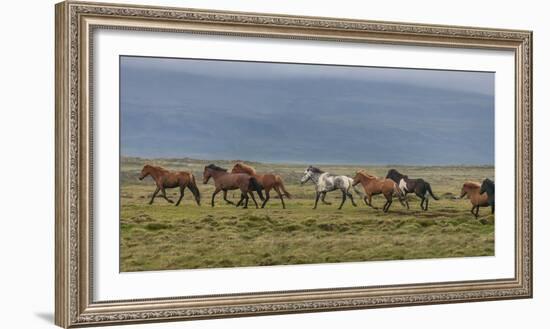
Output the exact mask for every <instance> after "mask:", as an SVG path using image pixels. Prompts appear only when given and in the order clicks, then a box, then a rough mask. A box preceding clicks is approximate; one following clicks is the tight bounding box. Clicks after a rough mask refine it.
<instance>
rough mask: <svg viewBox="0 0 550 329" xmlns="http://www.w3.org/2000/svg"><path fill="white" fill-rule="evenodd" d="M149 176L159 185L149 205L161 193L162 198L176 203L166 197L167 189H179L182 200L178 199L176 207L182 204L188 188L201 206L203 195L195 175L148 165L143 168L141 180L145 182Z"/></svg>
mask: <svg viewBox="0 0 550 329" xmlns="http://www.w3.org/2000/svg"><path fill="white" fill-rule="evenodd" d="M147 176H151V177H152V178H153V180H154V181H155V184H156V185H157V189H156V190H155V192H154V193H153V196H152V197H151V201H149V204H153V201H154V200H155V197H156V196H157V194H158V193H159V191H160V192H161V193H162V197H163V198H164V199H165V200H166V201H168V202H170V203H174V201H172V200H170V199H168V197H167V196H166V190H165V189H167V188H176V187H179V188H180V198H179V199H178V202H176V206H178V205H179V204H180V202H181V199H183V193H184V190H185V188H186V187H188V188H189V189H190V190H191V193H193V196H194V197H195V201H196V202H197V205H199V206H200V205H201V194H200V192H199V189H198V187H197V183H196V182H195V176H194V175H193V174H191V173H189V172H186V171H169V170H166V169H164V168H162V167H159V166H152V165H148V164H147V165H145V166H143V169H141V173H140V175H139V180H143V179H144V178H145V177H147Z"/></svg>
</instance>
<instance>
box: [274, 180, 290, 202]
mask: <svg viewBox="0 0 550 329" xmlns="http://www.w3.org/2000/svg"><path fill="white" fill-rule="evenodd" d="M275 181H276V182H277V185H279V186H280V187H281V190H282V191H283V195H284V196H285V197H287V198H289V199H292V196H291V195H290V193H288V191H287V190H286V188H285V184H284V183H283V179H282V178H281V176H279V175H277V176H275Z"/></svg>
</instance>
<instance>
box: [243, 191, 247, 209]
mask: <svg viewBox="0 0 550 329" xmlns="http://www.w3.org/2000/svg"><path fill="white" fill-rule="evenodd" d="M243 196H244V207H243V209H248V195H247V194H246V192H245V193H243Z"/></svg>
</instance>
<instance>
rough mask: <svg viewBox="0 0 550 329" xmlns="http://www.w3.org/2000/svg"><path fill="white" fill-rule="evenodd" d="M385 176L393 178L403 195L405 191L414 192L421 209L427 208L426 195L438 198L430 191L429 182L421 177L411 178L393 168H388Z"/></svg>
mask: <svg viewBox="0 0 550 329" xmlns="http://www.w3.org/2000/svg"><path fill="white" fill-rule="evenodd" d="M386 178H389V179H391V180H393V181H394V182H395V183H396V184H397V186H399V189H400V190H401V192H402V193H403V194H404V195H407V193H414V194H416V196H417V197H419V198H420V200H421V201H420V208H422V210H428V201H429V199H428V197H429V196H431V197H432V198H434V200H439V198H438V197H436V196H435V195H434V194H433V192H432V187H431V186H430V183H428V182H426V181H425V180H423V179H422V178H417V179H411V178H409V176H407V175H403V174H401V173H400V172H399V171H397V170H395V169H390V170H389V171H388V174H387V175H386ZM407 209H409V203H408V202H407Z"/></svg>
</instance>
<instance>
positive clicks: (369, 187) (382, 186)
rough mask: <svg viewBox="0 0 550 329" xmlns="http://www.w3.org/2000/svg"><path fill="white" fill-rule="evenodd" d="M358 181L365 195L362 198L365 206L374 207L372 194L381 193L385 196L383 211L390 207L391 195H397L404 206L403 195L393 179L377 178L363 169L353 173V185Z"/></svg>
mask: <svg viewBox="0 0 550 329" xmlns="http://www.w3.org/2000/svg"><path fill="white" fill-rule="evenodd" d="M359 183H361V185H362V186H363V189H364V190H365V194H366V196H365V197H364V198H363V200H364V201H365V204H366V205H367V206H370V207H372V208H375V207H374V206H373V205H372V196H373V195H377V194H383V195H384V197H385V198H386V203H385V204H384V207H383V208H382V209H383V211H384V212H387V211H388V210H389V209H390V206H391V204H392V203H393V196H397V197H398V198H399V202H401V204H402V205H403V206H405V203H404V196H403V194H402V193H401V190H400V189H399V187H398V186H397V184H396V183H395V182H394V181H393V180H391V179H389V178H378V177H376V176H373V175H370V174H369V173H367V172H366V171H364V170H360V171H358V172H357V173H356V174H355V177H354V178H353V186H355V185H357V184H359ZM367 200H368V201H367ZM405 202H406V200H405ZM375 209H376V208H375Z"/></svg>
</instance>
